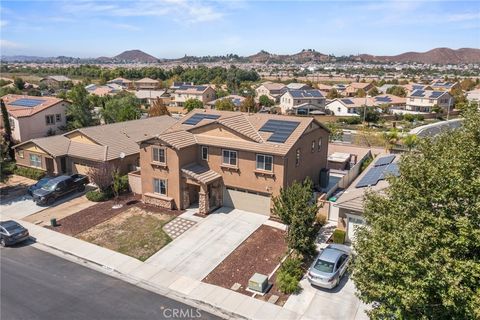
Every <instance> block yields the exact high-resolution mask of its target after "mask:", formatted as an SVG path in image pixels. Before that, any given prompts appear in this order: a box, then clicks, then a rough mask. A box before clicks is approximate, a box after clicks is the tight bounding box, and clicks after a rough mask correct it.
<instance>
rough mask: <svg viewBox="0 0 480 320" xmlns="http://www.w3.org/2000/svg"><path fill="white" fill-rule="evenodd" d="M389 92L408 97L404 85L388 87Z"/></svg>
mask: <svg viewBox="0 0 480 320" xmlns="http://www.w3.org/2000/svg"><path fill="white" fill-rule="evenodd" d="M387 93H388V94H392V95H394V96H397V97H406V96H407V91H406V90H405V88H404V87H401V86H393V87H390V88H388V89H387Z"/></svg>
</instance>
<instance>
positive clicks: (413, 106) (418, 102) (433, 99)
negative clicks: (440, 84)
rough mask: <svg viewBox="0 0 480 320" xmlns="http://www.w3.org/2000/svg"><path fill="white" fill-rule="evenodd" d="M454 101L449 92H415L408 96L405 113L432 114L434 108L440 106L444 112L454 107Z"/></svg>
mask: <svg viewBox="0 0 480 320" xmlns="http://www.w3.org/2000/svg"><path fill="white" fill-rule="evenodd" d="M453 103H454V99H453V97H452V96H451V95H450V93H448V92H447V91H433V90H415V91H413V92H411V93H410V94H408V95H407V101H406V107H405V110H399V111H398V112H403V113H430V112H433V107H434V106H438V107H440V108H441V109H442V110H443V111H444V112H446V111H448V109H450V108H451V107H452V106H453Z"/></svg>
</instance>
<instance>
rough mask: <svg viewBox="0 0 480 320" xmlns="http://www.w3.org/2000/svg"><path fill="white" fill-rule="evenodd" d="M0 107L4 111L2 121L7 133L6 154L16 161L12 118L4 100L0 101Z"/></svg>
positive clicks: (5, 136) (5, 137)
mask: <svg viewBox="0 0 480 320" xmlns="http://www.w3.org/2000/svg"><path fill="white" fill-rule="evenodd" d="M0 106H1V109H2V120H3V128H4V131H5V133H4V134H3V144H4V146H5V147H6V154H8V156H9V157H10V159H15V150H13V148H12V147H13V140H12V126H11V124H10V117H9V116H8V110H7V107H6V106H5V103H4V102H3V99H0Z"/></svg>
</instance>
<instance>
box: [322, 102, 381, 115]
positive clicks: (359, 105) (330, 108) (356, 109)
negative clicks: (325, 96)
mask: <svg viewBox="0 0 480 320" xmlns="http://www.w3.org/2000/svg"><path fill="white" fill-rule="evenodd" d="M369 100H370V99H368V98H340V99H334V100H333V101H332V102H330V103H328V104H327V105H326V106H325V110H327V112H328V113H330V114H333V115H335V116H342V117H351V116H358V115H359V114H360V109H363V108H365V105H367V106H372V104H371V101H369ZM369 102H370V104H369Z"/></svg>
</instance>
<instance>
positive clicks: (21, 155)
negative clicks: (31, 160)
mask: <svg viewBox="0 0 480 320" xmlns="http://www.w3.org/2000/svg"><path fill="white" fill-rule="evenodd" d="M17 155H18V157H19V158H20V159H23V158H24V157H25V155H24V153H23V150H18V151H17Z"/></svg>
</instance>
